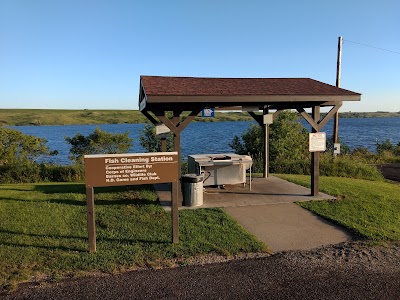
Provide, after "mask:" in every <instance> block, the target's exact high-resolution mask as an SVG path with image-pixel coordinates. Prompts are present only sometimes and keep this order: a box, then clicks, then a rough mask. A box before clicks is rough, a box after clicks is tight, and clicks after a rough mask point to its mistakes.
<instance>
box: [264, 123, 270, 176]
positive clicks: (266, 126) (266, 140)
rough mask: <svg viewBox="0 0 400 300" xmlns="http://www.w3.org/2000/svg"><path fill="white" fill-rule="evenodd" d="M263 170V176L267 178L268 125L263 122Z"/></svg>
mask: <svg viewBox="0 0 400 300" xmlns="http://www.w3.org/2000/svg"><path fill="white" fill-rule="evenodd" d="M263 129H264V171H263V177H264V178H268V175H269V125H268V124H264V125H263Z"/></svg>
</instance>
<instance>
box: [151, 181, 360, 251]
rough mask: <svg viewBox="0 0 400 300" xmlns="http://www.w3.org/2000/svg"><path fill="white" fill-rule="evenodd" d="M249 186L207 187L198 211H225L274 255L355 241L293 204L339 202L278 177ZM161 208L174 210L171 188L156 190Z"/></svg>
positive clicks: (165, 186)
mask: <svg viewBox="0 0 400 300" xmlns="http://www.w3.org/2000/svg"><path fill="white" fill-rule="evenodd" d="M249 187H250V186H249V184H247V185H246V186H243V184H237V185H227V186H225V187H224V188H223V189H221V188H216V187H206V188H205V190H204V195H203V198H204V199H203V205H202V206H198V207H185V206H183V207H180V208H179V209H198V208H210V207H221V208H223V209H224V210H225V212H226V213H228V214H229V215H231V216H232V217H233V218H234V219H236V221H237V222H238V223H239V224H241V225H242V226H243V227H244V228H245V229H247V230H248V231H249V232H250V233H251V234H253V235H254V236H255V237H256V238H258V239H259V240H260V241H262V242H264V243H265V244H267V245H268V247H269V249H270V250H272V251H273V252H280V251H288V250H306V249H313V248H317V247H320V246H324V245H329V244H338V243H341V242H345V241H348V240H351V239H352V236H351V235H350V234H349V233H347V232H346V231H345V230H343V229H342V228H340V227H338V226H336V225H334V224H332V223H330V222H329V221H327V220H325V219H323V218H321V217H318V216H316V215H315V214H313V213H311V212H309V211H307V210H305V209H303V208H301V207H300V206H298V205H296V204H294V203H293V202H301V201H315V200H328V199H335V197H332V196H330V195H327V194H324V193H320V194H319V195H318V196H311V193H310V189H308V188H305V187H302V186H299V185H297V184H294V183H291V182H288V181H286V180H283V179H279V178H276V177H273V176H271V177H268V178H253V180H252V182H251V190H250V189H249ZM155 189H156V192H157V194H158V197H159V200H160V204H161V205H162V206H163V207H164V209H166V210H170V209H171V192H170V189H171V187H170V184H159V185H156V186H155Z"/></svg>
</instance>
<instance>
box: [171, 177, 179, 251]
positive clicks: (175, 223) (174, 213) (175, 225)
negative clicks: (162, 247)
mask: <svg viewBox="0 0 400 300" xmlns="http://www.w3.org/2000/svg"><path fill="white" fill-rule="evenodd" d="M171 186H172V190H171V201H172V203H171V217H172V243H173V244H177V243H179V210H178V206H179V203H178V194H179V191H178V182H173V183H172V185H171Z"/></svg>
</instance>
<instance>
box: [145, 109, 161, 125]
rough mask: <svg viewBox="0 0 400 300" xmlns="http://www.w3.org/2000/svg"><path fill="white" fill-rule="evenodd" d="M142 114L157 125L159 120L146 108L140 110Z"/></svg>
mask: <svg viewBox="0 0 400 300" xmlns="http://www.w3.org/2000/svg"><path fill="white" fill-rule="evenodd" d="M142 114H144V115H145V117H146V118H147V119H148V120H149V121H150V122H151V123H152V124H153V125H157V124H158V123H159V122H157V120H156V119H155V118H154V117H153V116H152V115H151V114H150V113H149V112H148V111H146V110H142Z"/></svg>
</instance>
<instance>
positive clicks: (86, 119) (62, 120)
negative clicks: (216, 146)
mask: <svg viewBox="0 0 400 300" xmlns="http://www.w3.org/2000/svg"><path fill="white" fill-rule="evenodd" d="M339 117H340V118H396V117H400V112H383V111H382V112H342V113H341V112H339ZM195 120H196V121H199V122H223V121H252V120H253V118H252V117H251V116H249V115H248V114H247V113H244V112H216V114H215V117H214V118H202V117H201V116H200V117H196V119H195ZM138 123H148V120H147V118H146V117H145V116H144V115H143V114H142V113H141V112H140V111H138V110H100V109H98V110H91V109H82V110H72V109H71V110H68V109H0V125H8V126H40V125H85V124H138Z"/></svg>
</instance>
